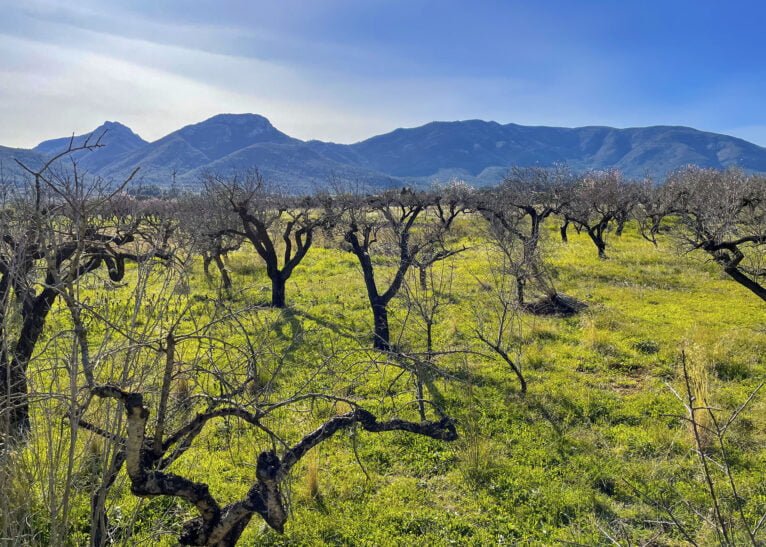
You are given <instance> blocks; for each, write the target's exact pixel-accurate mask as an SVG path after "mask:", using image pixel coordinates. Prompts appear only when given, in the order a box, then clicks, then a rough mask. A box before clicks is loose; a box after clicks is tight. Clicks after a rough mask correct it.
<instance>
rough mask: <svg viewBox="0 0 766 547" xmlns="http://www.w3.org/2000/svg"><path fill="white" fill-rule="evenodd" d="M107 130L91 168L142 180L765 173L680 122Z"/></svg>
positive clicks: (241, 123)
mask: <svg viewBox="0 0 766 547" xmlns="http://www.w3.org/2000/svg"><path fill="white" fill-rule="evenodd" d="M99 135H103V136H102V139H101V142H102V143H103V144H105V145H106V146H104V147H103V148H99V149H98V150H96V151H94V152H82V153H79V154H78V155H77V160H78V161H79V163H80V166H81V167H83V168H85V169H87V170H88V171H89V172H91V173H93V174H96V175H99V176H102V177H105V178H108V179H112V180H115V181H119V180H121V179H122V178H124V177H126V176H127V175H128V174H129V173H130V172H132V171H133V169H135V168H136V167H140V168H141V170H140V173H139V177H138V179H137V180H140V181H143V182H147V183H154V184H160V185H168V184H170V183H171V181H172V180H176V181H177V182H179V183H182V184H184V185H187V186H195V185H198V184H199V180H200V177H201V176H202V175H203V174H204V173H206V172H217V173H222V174H225V175H228V174H232V173H235V172H239V171H242V170H246V169H252V168H256V167H257V168H259V169H260V170H261V172H262V173H263V174H264V176H266V177H267V178H268V179H270V180H272V181H273V182H275V183H279V184H280V185H282V186H284V187H285V188H287V189H293V190H295V191H298V190H306V189H309V188H314V187H316V186H322V185H326V184H327V182H328V181H329V180H330V179H334V180H338V179H339V180H345V181H353V182H358V183H366V184H369V185H373V186H392V185H401V184H428V183H430V182H432V181H434V180H437V181H446V180H449V179H450V178H455V177H457V178H462V179H464V180H466V181H468V182H470V183H473V184H477V185H484V184H495V183H497V182H499V181H500V180H501V179H502V176H503V174H504V173H505V172H506V171H507V170H508V168H509V167H511V166H514V165H522V166H530V165H537V166H550V165H553V164H556V163H565V164H567V165H569V166H570V167H571V168H572V169H575V170H578V171H580V170H586V169H607V168H617V169H620V170H622V171H623V172H624V173H625V174H626V175H627V176H629V177H642V176H645V175H647V174H648V175H652V176H654V177H657V178H660V177H662V176H664V175H665V174H666V173H667V172H669V171H671V170H673V169H677V168H679V167H682V166H683V165H686V164H690V163H693V164H697V165H701V166H705V167H716V168H725V167H729V166H738V167H741V168H742V169H745V170H748V171H755V172H766V149H764V148H762V147H760V146H756V145H754V144H752V143H749V142H747V141H744V140H742V139H738V138H735V137H730V136H727V135H721V134H717V133H709V132H703V131H698V130H696V129H692V128H689V127H680V126H652V127H639V128H628V129H616V128H612V127H601V126H588V127H577V128H566V127H544V126H523V125H517V124H512V123H509V124H505V125H502V124H499V123H496V122H486V121H481V120H468V121H456V122H432V123H429V124H426V125H423V126H420V127H415V128H410V129H396V130H395V131H392V132H390V133H386V134H383V135H378V136H375V137H372V138H370V139H366V140H364V141H361V142H357V143H354V144H350V145H347V144H336V143H331V142H322V141H316V140H312V141H301V140H299V139H295V138H293V137H290V136H289V135H286V134H285V133H282V132H281V131H279V130H278V129H276V128H275V127H274V126H273V125H272V124H271V123H270V122H269V120H267V119H266V118H264V117H263V116H259V115H256V114H220V115H217V116H213V117H212V118H210V119H208V120H205V121H203V122H200V123H197V124H192V125H188V126H185V127H182V128H181V129H179V130H177V131H174V132H173V133H170V134H169V135H166V136H165V137H162V138H161V139H159V140H157V141H154V142H151V143H147V142H145V141H144V140H143V139H141V138H140V137H139V136H138V135H136V134H135V133H133V131H131V130H130V129H129V128H127V127H125V126H124V125H121V124H119V123H117V122H106V123H105V124H104V125H102V126H101V127H99V128H97V129H96V130H94V131H92V132H91V133H88V134H85V135H80V136H77V137H75V138H74V144H75V145H77V144H81V143H82V142H84V141H85V139H86V138H88V137H89V136H90V138H91V140H92V141H94V140H95V138H97V136H99ZM69 142H70V138H61V139H53V140H50V141H45V142H42V143H40V144H39V145H38V146H36V147H35V148H34V149H33V150H20V149H11V148H3V147H0V161H2V162H3V165H10V163H14V162H12V158H13V157H24V158H25V159H26V160H27V161H30V162H35V161H36V162H40V161H43V158H45V157H50V156H51V155H53V154H55V153H56V152H58V151H61V150H63V149H65V148H66V147H67V146H68V145H69Z"/></svg>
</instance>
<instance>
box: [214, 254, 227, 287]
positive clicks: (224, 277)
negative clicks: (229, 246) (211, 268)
mask: <svg viewBox="0 0 766 547" xmlns="http://www.w3.org/2000/svg"><path fill="white" fill-rule="evenodd" d="M214 259H215V265H216V266H217V267H218V271H219V272H221V284H222V285H223V288H224V289H226V290H227V291H228V290H229V289H231V276H230V275H229V270H228V269H227V268H226V264H225V263H224V261H223V259H222V258H221V255H219V254H217V255H215V257H214Z"/></svg>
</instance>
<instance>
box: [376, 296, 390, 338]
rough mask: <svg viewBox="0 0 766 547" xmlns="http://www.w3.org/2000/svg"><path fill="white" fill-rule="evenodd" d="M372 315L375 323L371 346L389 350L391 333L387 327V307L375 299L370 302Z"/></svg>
mask: <svg viewBox="0 0 766 547" xmlns="http://www.w3.org/2000/svg"><path fill="white" fill-rule="evenodd" d="M372 316H373V321H374V323H375V330H374V337H375V338H374V340H373V347H374V348H375V349H378V350H381V351H390V350H391V341H390V339H391V335H390V332H389V328H388V308H387V306H386V305H385V304H384V303H382V302H380V299H377V301H376V302H373V304H372Z"/></svg>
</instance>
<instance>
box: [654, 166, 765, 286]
mask: <svg viewBox="0 0 766 547" xmlns="http://www.w3.org/2000/svg"><path fill="white" fill-rule="evenodd" d="M667 184H668V185H669V186H670V187H671V188H672V190H673V196H674V202H675V206H674V210H675V212H676V214H677V215H678V217H679V219H680V230H678V232H677V233H678V235H679V237H680V238H681V241H682V243H683V245H684V246H685V247H686V248H687V249H688V250H690V251H694V250H701V251H704V252H706V253H707V254H708V255H709V256H710V257H711V258H712V259H713V260H714V261H715V262H716V263H718V264H720V266H721V267H722V268H723V271H724V273H726V275H728V276H729V277H730V278H732V279H733V280H734V281H736V282H737V283H739V284H740V285H742V286H743V287H745V288H746V289H748V290H749V291H750V292H751V293H753V294H754V295H756V296H757V297H758V298H760V299H761V300H764V301H766V179H764V178H763V177H760V176H756V175H748V174H746V173H744V172H742V171H740V170H737V169H728V170H726V171H718V170H715V169H703V168H699V167H688V168H686V169H683V170H681V171H679V172H676V173H674V174H673V175H672V176H671V177H670V178H669V180H668V182H667Z"/></svg>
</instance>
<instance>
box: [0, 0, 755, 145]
mask: <svg viewBox="0 0 766 547" xmlns="http://www.w3.org/2000/svg"><path fill="white" fill-rule="evenodd" d="M0 13H2V16H0V144H2V145H6V146H18V147H31V146H34V145H35V144H37V143H38V142H40V141H42V140H44V139H48V138H54V137H60V136H65V135H69V134H71V133H73V132H74V133H77V134H80V133H84V132H87V131H90V130H92V129H93V128H95V127H96V126H98V125H100V124H101V123H102V122H103V121H104V120H114V121H120V122H122V123H124V124H126V125H128V126H130V127H131V128H132V129H133V130H134V131H136V132H137V133H138V134H140V135H141V136H142V137H144V138H145V139H147V140H155V139H157V138H159V137H161V136H163V135H165V134H167V133H169V132H170V131H173V130H175V129H178V128H179V127H181V126H183V125H186V124H189V123H195V122H198V121H201V120H203V119H206V118H208V117H210V116H212V115H215V114H218V113H222V112H253V113H258V114H262V115H264V116H266V117H267V118H269V119H270V120H271V122H272V123H273V124H274V125H275V126H276V127H277V128H279V129H280V130H282V131H284V132H286V133H288V134H290V135H292V136H294V137H298V138H302V139H311V138H315V139H322V140H333V141H336V142H344V143H348V142H354V141H357V140H360V139H363V138H366V137H369V136H372V135H374V134H378V133H383V132H387V131H390V130H392V129H394V128H396V127H411V126H416V125H421V124H423V123H427V122H429V121H432V120H464V119H473V118H480V119H485V120H495V121H498V122H501V123H508V122H515V123H520V124H527V125H560V126H581V125H611V126H617V127H629V126H644V125H655V124H673V125H688V126H692V127H696V128H698V129H704V130H709V131H715V132H721V133H727V134H731V135H735V136H738V137H742V138H745V139H747V140H751V141H753V142H755V143H757V144H760V145H762V146H766V109H764V108H763V99H764V97H766V62H764V58H766V57H765V56H764V53H766V45H764V41H763V38H762V33H763V30H762V27H763V23H764V21H766V5H764V4H763V3H761V2H757V1H744V0H739V1H736V0H734V1H729V2H719V1H714V0H695V1H691V0H665V1H659V0H657V1H655V0H644V1H640V0H634V1H633V0H626V1H616V0H600V1H597V0H593V1H588V0H581V1H567V0H558V1H554V0H549V1H544V0H543V1H534V2H533V1H513V0H506V1H501V0H497V1H476V2H466V1H451V0H441V1H439V0H401V1H400V0H386V1H384V0H320V1H311V0H301V1H298V0H281V1H270V2H266V1H247V0H240V1H222V0H220V1H213V0H210V1H207V0H201V1H194V2H192V1H184V0H173V1H161V0H124V1H108V0H102V1H98V2H96V1H93V0H80V1H78V2H76V3H74V2H66V3H64V2H56V1H53V0H30V1H24V2H19V1H17V0H16V1H8V0H0Z"/></svg>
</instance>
